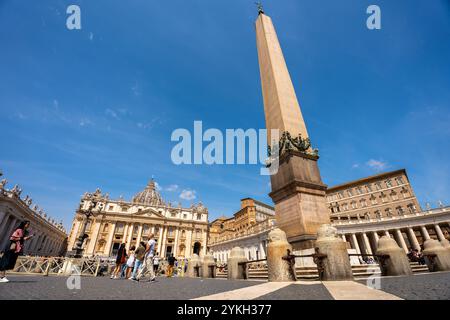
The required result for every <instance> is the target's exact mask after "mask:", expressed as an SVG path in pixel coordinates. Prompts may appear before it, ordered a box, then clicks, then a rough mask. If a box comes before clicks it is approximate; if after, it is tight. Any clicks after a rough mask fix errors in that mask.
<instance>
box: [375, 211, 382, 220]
mask: <svg viewBox="0 0 450 320" xmlns="http://www.w3.org/2000/svg"><path fill="white" fill-rule="evenodd" d="M375 216H376V217H377V219H381V212H380V210H376V211H375Z"/></svg>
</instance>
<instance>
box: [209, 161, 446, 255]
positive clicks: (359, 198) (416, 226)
mask: <svg viewBox="0 0 450 320" xmlns="http://www.w3.org/2000/svg"><path fill="white" fill-rule="evenodd" d="M252 202H253V203H252ZM327 205H328V208H329V213H330V217H331V222H332V224H333V225H334V226H335V227H336V228H337V229H338V232H339V233H340V234H341V236H342V238H343V239H345V240H346V241H347V247H348V249H353V250H354V251H356V252H357V253H366V254H372V253H374V252H375V251H376V248H377V241H378V239H379V238H380V237H381V236H383V235H389V236H390V237H392V238H394V239H395V240H396V242H397V243H398V245H399V246H400V247H402V248H403V249H404V250H405V252H407V251H408V250H409V248H413V249H417V250H419V251H420V250H421V245H422V244H423V243H424V241H425V240H427V239H430V238H433V239H437V240H443V239H449V234H450V207H444V205H443V204H442V203H439V207H438V208H436V209H431V208H430V207H429V206H428V205H427V208H426V209H425V210H422V209H421V207H420V205H419V203H418V201H417V198H416V196H415V194H414V191H413V188H412V186H411V184H410V182H409V179H408V176H407V174H406V171H405V170H404V169H402V170H397V171H392V172H386V173H381V174H377V175H374V176H370V177H366V178H363V179H359V180H356V181H351V182H348V183H345V184H341V185H337V186H334V187H330V188H328V189H327ZM241 207H242V208H241V210H239V211H238V212H237V213H236V214H235V215H234V217H232V218H225V217H221V218H219V219H216V220H214V221H213V222H212V223H211V228H210V238H209V239H210V240H209V248H210V249H211V250H212V252H213V255H214V256H215V258H217V260H218V261H219V262H226V261H227V259H228V257H229V254H230V251H231V249H232V248H233V247H235V246H240V247H242V248H244V250H245V252H246V255H247V258H248V259H249V260H258V259H264V258H266V244H267V235H268V233H269V231H270V230H272V229H273V228H275V221H276V220H275V211H274V209H273V208H272V207H270V206H268V205H264V204H262V203H260V202H257V201H254V200H248V199H244V200H242V205H241ZM258 207H259V208H265V209H266V210H267V211H266V215H261V214H260V215H259V219H255V218H252V215H251V214H252V212H258V211H259V210H258ZM240 216H244V217H245V219H242V218H240V219H239V217H240ZM253 216H254V214H253ZM243 225H244V226H248V227H246V228H243V227H242V226H243Z"/></svg>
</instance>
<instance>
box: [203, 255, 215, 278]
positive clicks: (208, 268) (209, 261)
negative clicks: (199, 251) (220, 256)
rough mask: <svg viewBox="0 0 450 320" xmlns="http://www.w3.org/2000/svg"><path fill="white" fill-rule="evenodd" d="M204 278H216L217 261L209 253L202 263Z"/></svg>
mask: <svg viewBox="0 0 450 320" xmlns="http://www.w3.org/2000/svg"><path fill="white" fill-rule="evenodd" d="M202 276H203V278H215V277H216V261H215V260H214V257H213V255H212V254H210V253H208V254H206V255H205V256H204V257H203V263H202Z"/></svg>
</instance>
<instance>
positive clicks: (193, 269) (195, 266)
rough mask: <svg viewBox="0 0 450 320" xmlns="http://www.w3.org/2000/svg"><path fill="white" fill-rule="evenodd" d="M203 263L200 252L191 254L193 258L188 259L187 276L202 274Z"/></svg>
mask: <svg viewBox="0 0 450 320" xmlns="http://www.w3.org/2000/svg"><path fill="white" fill-rule="evenodd" d="M201 269H202V265H201V261H200V257H199V256H198V254H195V253H194V254H193V255H192V256H191V259H189V261H188V269H187V276H188V277H191V278H198V277H201V275H202V271H201Z"/></svg>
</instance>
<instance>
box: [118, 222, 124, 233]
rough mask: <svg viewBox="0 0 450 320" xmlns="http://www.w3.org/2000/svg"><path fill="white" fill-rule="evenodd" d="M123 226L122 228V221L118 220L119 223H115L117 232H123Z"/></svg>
mask: <svg viewBox="0 0 450 320" xmlns="http://www.w3.org/2000/svg"><path fill="white" fill-rule="evenodd" d="M123 228H124V224H123V223H122V222H119V223H118V224H117V232H118V233H121V232H123Z"/></svg>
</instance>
